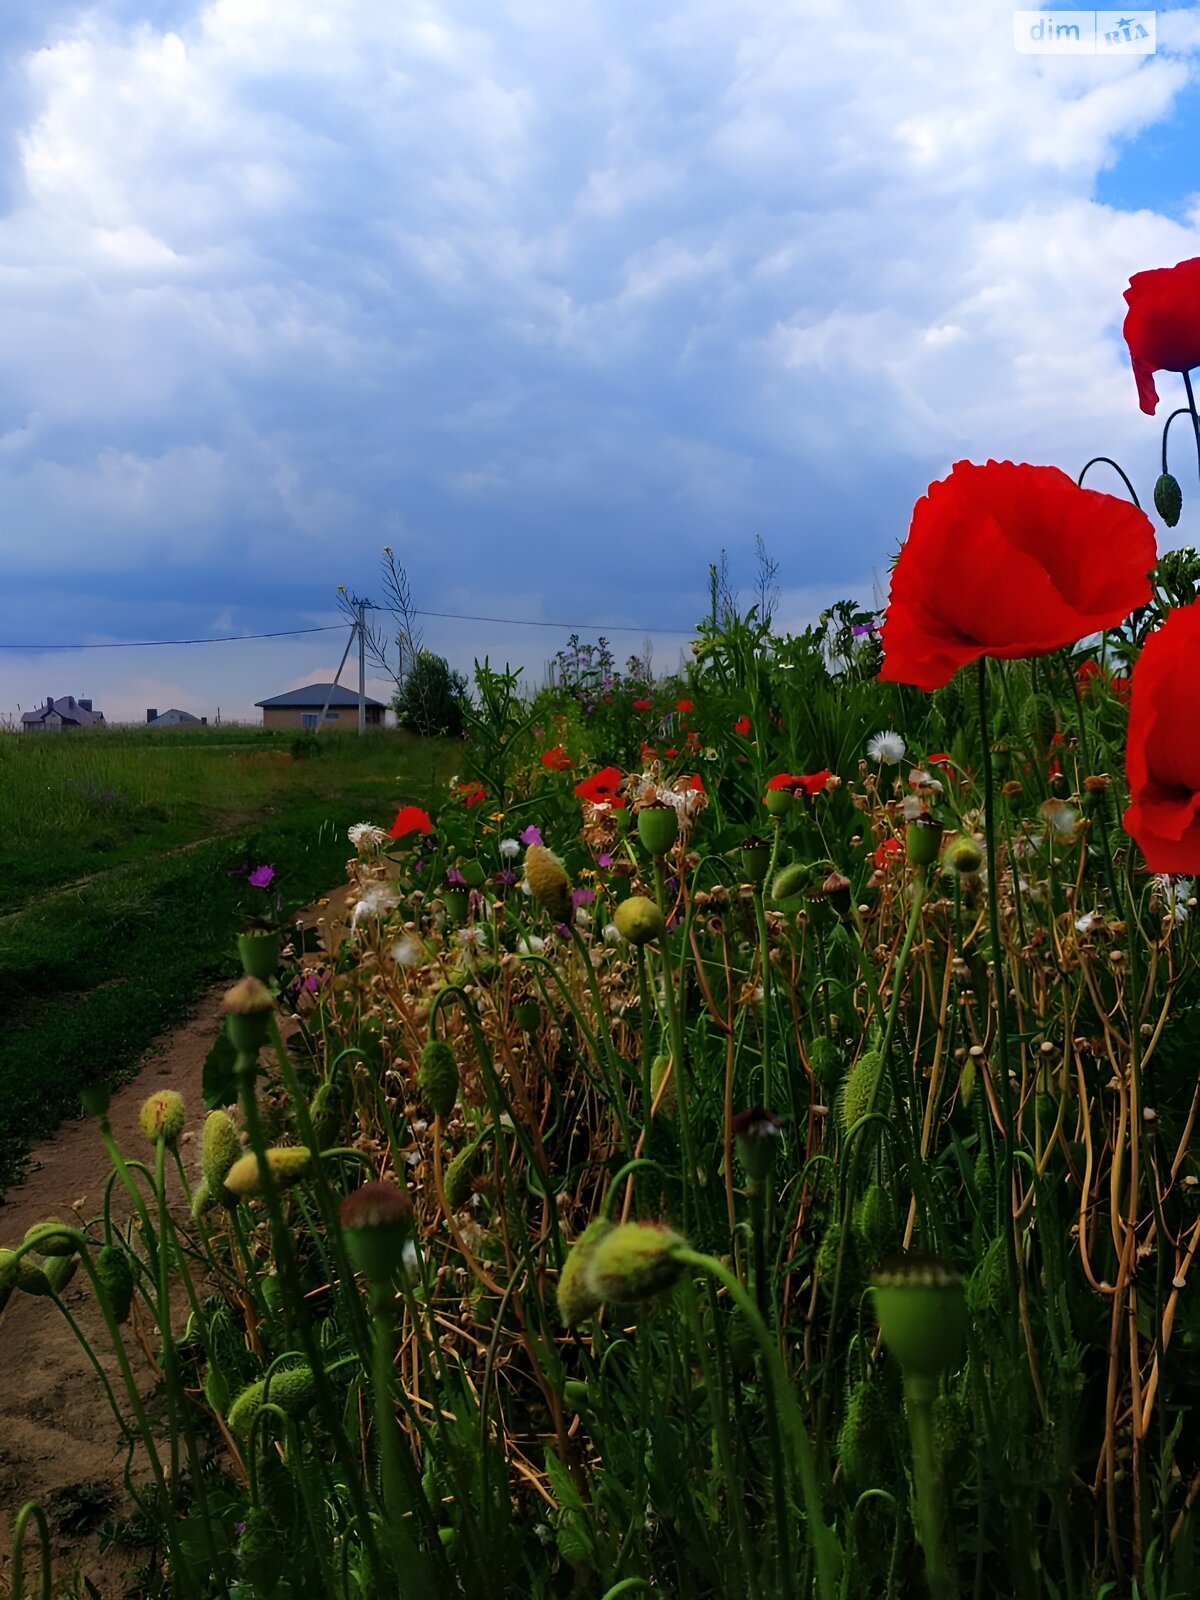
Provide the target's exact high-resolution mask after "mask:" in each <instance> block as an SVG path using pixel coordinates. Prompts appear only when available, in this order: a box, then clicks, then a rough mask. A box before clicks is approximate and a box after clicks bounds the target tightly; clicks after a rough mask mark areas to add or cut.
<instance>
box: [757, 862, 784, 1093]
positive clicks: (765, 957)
mask: <svg viewBox="0 0 1200 1600" xmlns="http://www.w3.org/2000/svg"><path fill="white" fill-rule="evenodd" d="M775 837H776V842H777V843H778V839H779V835H778V834H776V836H775ZM754 921H755V924H756V926H757V928H758V952H759V954H758V964H759V971H760V973H761V975H762V992H763V997H762V1103H763V1105H764V1106H766V1107H767V1108H768V1109H772V1108H773V1107H774V1105H775V1101H774V1099H773V1097H772V1088H773V1085H772V1082H771V1034H770V1028H771V947H770V945H769V943H768V940H767V913H766V910H765V908H764V906H763V891H762V885H761V884H756V885H755V888H754Z"/></svg>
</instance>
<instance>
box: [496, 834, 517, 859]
mask: <svg viewBox="0 0 1200 1600" xmlns="http://www.w3.org/2000/svg"><path fill="white" fill-rule="evenodd" d="M499 848H500V854H501V855H502V856H503V857H504V859H505V860H506V861H511V860H512V859H513V857H514V856H519V855H520V854H521V841H520V840H519V839H501V841H500V846H499Z"/></svg>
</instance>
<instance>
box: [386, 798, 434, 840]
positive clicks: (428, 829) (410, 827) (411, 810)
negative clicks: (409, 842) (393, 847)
mask: <svg viewBox="0 0 1200 1600" xmlns="http://www.w3.org/2000/svg"><path fill="white" fill-rule="evenodd" d="M432 832H433V823H432V822H431V821H430V820H429V813H428V811H422V810H421V808H420V806H402V807H401V808H400V810H399V811H397V813H396V820H395V821H394V822H393V823H392V825H391V827H390V828H389V829H388V836H389V838H392V839H403V838H405V837H406V836H407V835H408V834H410V833H432Z"/></svg>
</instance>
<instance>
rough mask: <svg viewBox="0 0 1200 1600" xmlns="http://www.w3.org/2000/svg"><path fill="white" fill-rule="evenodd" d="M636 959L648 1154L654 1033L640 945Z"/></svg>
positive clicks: (644, 1149)
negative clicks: (651, 1025)
mask: <svg viewBox="0 0 1200 1600" xmlns="http://www.w3.org/2000/svg"><path fill="white" fill-rule="evenodd" d="M634 953H635V955H636V957H637V975H638V1010H639V1011H640V1013H641V1019H642V1040H641V1056H640V1059H639V1062H638V1065H639V1068H640V1072H641V1080H642V1104H643V1110H642V1118H643V1122H642V1152H643V1154H645V1155H649V1153H650V1130H651V1127H652V1125H653V1122H654V1116H653V1111H654V1080H653V1078H652V1077H651V1067H652V1063H653V1058H654V1033H653V1030H652V1029H651V1027H650V985H649V983H648V982H647V981H646V951H645V949H644V948H643V946H642V945H640V944H639V945H635V946H634Z"/></svg>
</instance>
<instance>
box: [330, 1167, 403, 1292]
mask: <svg viewBox="0 0 1200 1600" xmlns="http://www.w3.org/2000/svg"><path fill="white" fill-rule="evenodd" d="M412 1213H413V1206H412V1201H411V1199H410V1198H409V1195H408V1191H407V1190H406V1189H402V1188H401V1187H400V1185H399V1184H398V1183H389V1182H388V1181H387V1180H386V1179H381V1180H379V1181H377V1182H375V1183H364V1184H363V1186H362V1188H361V1189H356V1190H355V1191H354V1193H353V1194H350V1195H347V1196H346V1198H345V1199H344V1200H343V1201H342V1203H341V1205H340V1206H339V1207H338V1220H339V1221H340V1222H341V1224H342V1231H343V1232H344V1233H345V1235H346V1248H347V1249H348V1250H349V1252H350V1259H351V1260H352V1261H353V1262H354V1265H355V1266H356V1267H357V1268H358V1270H359V1271H360V1272H361V1273H362V1275H363V1277H364V1278H367V1279H368V1280H369V1281H370V1282H371V1283H390V1282H391V1281H392V1279H393V1278H395V1277H397V1276H398V1275H399V1274H400V1273H401V1272H402V1271H403V1270H404V1268H405V1265H406V1263H405V1247H406V1245H408V1244H409V1242H410V1240H411V1238H412Z"/></svg>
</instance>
